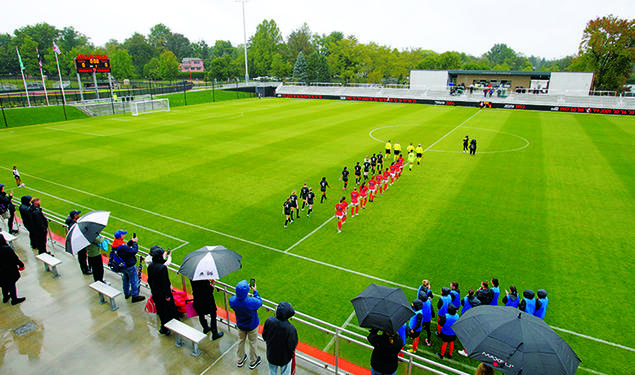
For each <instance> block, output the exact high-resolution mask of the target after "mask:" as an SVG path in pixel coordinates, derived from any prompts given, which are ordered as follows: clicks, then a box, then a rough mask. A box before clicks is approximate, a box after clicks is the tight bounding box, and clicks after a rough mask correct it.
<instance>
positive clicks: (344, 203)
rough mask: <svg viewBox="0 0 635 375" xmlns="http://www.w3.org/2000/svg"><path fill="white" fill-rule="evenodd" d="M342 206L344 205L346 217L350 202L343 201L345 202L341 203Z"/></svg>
mask: <svg viewBox="0 0 635 375" xmlns="http://www.w3.org/2000/svg"><path fill="white" fill-rule="evenodd" d="M340 204H343V205H344V215H346V210H347V209H348V202H346V201H343V202H342V203H340Z"/></svg>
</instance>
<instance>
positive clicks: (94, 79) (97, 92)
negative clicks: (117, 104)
mask: <svg viewBox="0 0 635 375" xmlns="http://www.w3.org/2000/svg"><path fill="white" fill-rule="evenodd" d="M93 82H94V83H95V95H97V99H99V87H97V74H96V73H95V70H93Z"/></svg>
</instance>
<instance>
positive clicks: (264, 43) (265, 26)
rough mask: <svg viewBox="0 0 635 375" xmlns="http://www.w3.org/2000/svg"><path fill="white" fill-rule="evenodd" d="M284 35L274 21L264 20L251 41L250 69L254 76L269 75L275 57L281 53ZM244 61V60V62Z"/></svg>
mask: <svg viewBox="0 0 635 375" xmlns="http://www.w3.org/2000/svg"><path fill="white" fill-rule="evenodd" d="M281 45H282V34H280V29H279V28H278V25H276V21H274V20H264V21H262V23H260V24H259V25H258V27H256V33H255V34H254V35H253V36H252V37H251V39H250V40H249V58H250V59H249V63H250V64H249V67H250V70H251V75H252V76H262V75H267V74H268V73H269V71H270V70H271V62H272V61H273V56H274V55H275V54H276V53H279V52H280V46H281ZM243 61H244V60H243Z"/></svg>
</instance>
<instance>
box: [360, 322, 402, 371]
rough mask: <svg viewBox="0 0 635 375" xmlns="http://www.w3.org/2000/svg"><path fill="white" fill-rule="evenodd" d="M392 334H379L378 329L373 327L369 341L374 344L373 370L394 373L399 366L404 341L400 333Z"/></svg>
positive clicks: (371, 361) (371, 363)
mask: <svg viewBox="0 0 635 375" xmlns="http://www.w3.org/2000/svg"><path fill="white" fill-rule="evenodd" d="M390 341H391V336H389V335H387V334H386V333H384V334H383V335H379V334H377V330H376V329H371V330H370V334H369V335H368V342H370V344H371V345H372V346H373V348H374V349H373V354H371V357H370V366H371V367H372V368H373V370H375V371H378V372H380V373H382V374H392V373H394V372H395V371H397V367H398V366H399V357H398V355H399V352H400V351H401V348H403V345H404V342H403V340H402V339H401V337H400V336H399V335H394V336H392V342H390Z"/></svg>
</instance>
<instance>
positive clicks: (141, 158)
mask: <svg viewBox="0 0 635 375" xmlns="http://www.w3.org/2000/svg"><path fill="white" fill-rule="evenodd" d="M55 127H56V129H63V130H66V132H65V131H59V130H51V129H48V128H47V126H46V125H36V126H29V127H22V128H16V129H5V130H0V140H1V141H2V143H3V144H5V145H10V147H3V148H2V149H1V150H0V160H2V163H0V168H1V169H2V170H4V172H2V175H3V176H5V177H4V181H0V182H2V183H6V184H7V185H8V186H12V185H11V184H12V177H11V172H10V168H11V167H12V166H13V165H14V164H15V165H17V166H18V168H19V169H20V171H21V172H22V173H23V181H24V182H25V183H26V185H27V187H26V188H20V189H18V190H16V192H15V194H16V195H18V196H21V195H23V194H26V193H29V194H31V195H35V196H41V197H42V205H43V207H44V208H48V209H50V210H52V211H53V212H58V213H60V214H64V215H66V214H67V213H68V211H69V210H71V209H74V208H80V209H82V211H84V212H86V211H87V210H89V209H103V210H109V211H112V215H113V218H111V221H110V224H109V226H108V227H107V229H106V231H107V232H109V233H113V232H114V231H115V230H117V229H127V230H128V231H129V232H130V233H131V232H133V231H135V232H136V233H137V234H138V236H139V238H140V243H141V244H143V245H145V246H147V247H149V246H151V245H154V244H159V245H161V246H163V247H170V248H175V247H178V246H180V245H183V244H184V243H185V242H187V244H185V245H183V246H182V247H180V248H179V249H178V250H176V252H175V255H174V256H175V260H176V261H177V262H178V261H179V260H180V259H182V257H183V256H184V255H185V254H187V252H189V251H192V250H195V249H198V248H200V247H201V246H204V245H224V246H226V247H228V248H230V249H234V250H236V251H237V252H239V253H240V254H242V256H243V269H242V270H240V271H238V272H236V273H234V274H232V275H230V276H227V277H225V278H224V279H223V281H225V282H227V283H230V284H233V283H235V282H237V281H239V280H241V279H249V278H251V277H254V278H256V280H257V282H258V289H259V291H260V292H261V294H262V296H263V297H264V298H267V299H270V300H274V301H283V300H286V301H290V302H291V303H292V304H293V305H294V307H295V308H296V309H297V310H299V311H301V312H304V313H307V314H310V315H313V316H315V317H317V318H320V319H323V320H326V321H329V322H331V323H334V324H337V325H342V324H343V323H344V322H345V321H346V320H347V318H348V317H349V316H350V314H351V313H352V311H353V310H352V305H351V304H350V302H349V300H350V299H351V298H353V297H355V296H356V295H357V294H358V293H359V292H360V291H362V290H363V289H364V288H365V287H366V286H368V284H369V283H371V282H375V283H384V284H388V285H393V286H394V285H402V286H404V291H405V292H406V295H407V296H408V298H414V297H415V293H416V288H417V287H418V285H420V282H421V280H422V279H424V278H425V279H429V280H430V281H431V283H432V288H433V291H434V292H436V293H438V292H439V290H440V288H441V287H442V286H449V284H450V282H451V281H458V282H459V283H460V286H461V291H462V295H464V294H465V293H466V292H467V290H468V289H469V288H475V289H476V288H477V287H478V285H479V284H480V281H482V280H486V279H487V280H489V279H491V278H492V277H498V278H499V280H500V281H501V287H502V288H501V289H504V288H508V287H509V285H512V284H513V285H516V286H517V287H518V289H519V291H522V290H524V289H527V288H529V289H533V290H536V289H539V288H544V289H546V290H547V291H548V292H549V298H550V304H549V310H548V312H547V316H546V319H545V320H546V321H547V323H549V324H550V325H551V326H555V327H559V328H563V329H567V330H571V331H574V332H577V333H580V334H583V335H588V336H591V337H594V338H598V339H602V340H606V341H608V342H610V343H615V344H619V345H622V346H626V347H627V348H626V349H624V348H619V347H615V346H612V345H610V344H606V343H600V342H597V341H593V340H590V339H588V338H583V337H580V336H576V335H572V334H569V333H564V332H559V334H560V335H561V336H562V337H563V338H564V339H565V340H566V341H567V342H569V343H570V345H571V346H572V347H573V349H574V350H575V351H576V352H577V354H578V355H579V357H580V358H581V359H582V363H581V367H582V368H583V369H581V370H580V373H588V372H589V371H588V370H591V373H593V371H595V372H599V373H606V374H621V373H629V372H630V371H632V370H631V368H632V363H633V360H634V359H635V356H634V355H633V349H629V348H633V347H634V346H635V334H634V332H633V329H632V328H628V327H629V326H630V324H631V321H632V320H633V319H634V318H635V316H634V314H633V311H632V308H631V302H630V292H629V288H630V286H631V285H632V284H633V283H634V282H635V278H634V276H633V275H634V273H633V271H632V269H633V266H634V264H633V263H634V262H633V259H634V255H635V251H634V246H633V243H634V240H635V236H634V234H633V233H634V232H633V228H634V227H635V207H634V206H635V205H634V202H635V200H634V199H633V198H634V197H635V170H634V167H633V165H634V161H635V157H634V156H633V152H632V149H633V147H634V146H635V141H634V139H635V137H634V136H635V119H633V118H626V117H617V116H603V115H586V114H579V115H578V114H560V113H548V112H533V111H511V110H509V111H508V110H484V111H480V112H479V111H478V110H477V109H474V108H453V107H436V106H425V105H411V104H384V103H362V102H338V101H311V100H292V99H291V100H282V99H263V100H258V99H245V100H235V101H227V102H222V103H213V104H203V105H197V106H188V107H178V108H174V109H173V110H172V111H171V112H169V113H157V114H146V115H142V116H139V117H131V116H113V117H103V118H87V119H80V120H75V121H69V122H65V123H58V124H56V125H55ZM369 133H370V134H369ZM465 135H469V136H470V138H473V137H475V138H476V139H477V140H478V145H479V147H478V151H479V152H478V153H477V155H476V156H475V157H470V156H468V155H467V154H463V153H461V152H457V151H458V150H460V148H461V139H462V138H463V137H464V136H465ZM371 136H372V137H371ZM373 137H374V138H375V139H373ZM386 139H391V140H392V141H393V142H394V141H395V140H398V141H400V143H401V144H402V146H403V148H404V149H405V146H406V145H407V144H408V143H409V142H414V143H415V144H416V143H421V145H422V146H423V147H424V149H425V148H428V147H429V146H431V145H433V146H432V147H431V148H430V149H429V151H428V152H426V153H425V154H424V160H423V163H422V165H420V166H416V167H415V168H414V169H413V171H412V172H408V170H404V172H403V175H402V178H401V179H400V181H399V182H398V183H397V184H395V185H393V186H392V187H391V188H390V189H389V190H388V191H387V192H386V193H385V194H384V195H383V196H381V197H379V198H378V199H377V201H376V202H374V203H372V204H371V203H369V204H368V206H367V207H366V209H365V210H363V211H362V212H361V215H360V216H358V217H355V218H350V217H349V220H348V221H347V223H346V224H345V226H344V228H343V232H342V233H340V234H338V233H337V230H336V221H335V220H331V221H330V222H328V223H326V224H325V225H324V226H322V227H321V228H319V227H320V226H321V225H322V224H324V223H325V222H326V221H327V220H329V219H330V218H331V217H332V216H333V213H334V209H333V207H334V204H335V200H336V198H338V197H339V196H342V195H343V194H344V192H343V191H342V184H341V182H339V181H338V176H339V174H340V171H341V170H342V167H343V166H344V165H347V166H349V168H352V166H353V165H354V163H355V162H357V161H361V160H362V159H363V157H364V156H365V155H369V154H372V153H374V152H380V151H382V149H383V142H379V141H378V140H380V141H384V140H386ZM322 176H326V177H327V180H328V181H329V183H330V184H331V187H332V189H330V190H329V191H328V194H327V195H328V198H329V199H328V202H327V203H325V204H319V201H318V203H317V204H316V205H315V209H314V214H313V215H312V216H311V217H310V218H307V217H306V216H305V214H306V211H304V212H301V217H300V219H299V220H296V221H295V222H294V223H293V224H291V225H290V226H289V227H288V228H287V229H284V228H283V222H284V217H283V215H282V203H283V201H284V199H285V198H286V197H287V196H288V195H289V194H290V193H291V190H293V189H297V190H299V189H300V187H301V186H302V184H303V183H304V182H308V183H309V186H312V187H313V188H314V190H316V189H318V182H319V180H320V179H321V177H322ZM86 192H90V194H88V193H86ZM348 192H350V189H349V191H348ZM348 192H347V193H346V194H347V195H348ZM318 194H319V193H318ZM70 202H72V203H70ZM118 218H122V219H125V220H128V221H130V222H133V223H136V224H138V225H139V226H134V225H131V224H126V223H123V222H122V221H120V220H119V219H118ZM318 228H319V229H318ZM225 234H226V235H225ZM227 235H230V236H232V237H229V236H227ZM379 279H381V280H384V281H379ZM434 303H435V304H436V299H435V300H434ZM352 322H353V323H356V321H355V319H353V321H352ZM301 339H302V340H303V341H307V342H308V343H309V344H313V345H315V346H317V347H320V348H323V347H324V346H326V343H327V342H328V339H329V338H328V337H324V336H318V335H311V334H306V335H305V336H303V337H301ZM433 340H434V345H433V347H432V348H428V347H425V345H423V346H421V345H420V349H419V352H420V354H422V355H424V356H426V357H432V355H433V353H434V351H435V350H438V348H439V343H438V341H439V340H438V339H437V338H433ZM457 357H460V356H456V355H455V357H454V358H455V361H457V362H460V363H461V364H460V366H462V367H459V368H461V369H463V370H467V371H468V372H470V370H469V369H470V367H469V366H476V365H477V363H476V362H474V361H471V360H468V359H464V358H458V359H457ZM352 360H353V361H354V362H357V363H360V364H363V365H367V364H368V361H369V357H368V355H367V354H366V355H365V356H364V357H363V358H352ZM465 366H468V367H465Z"/></svg>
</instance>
